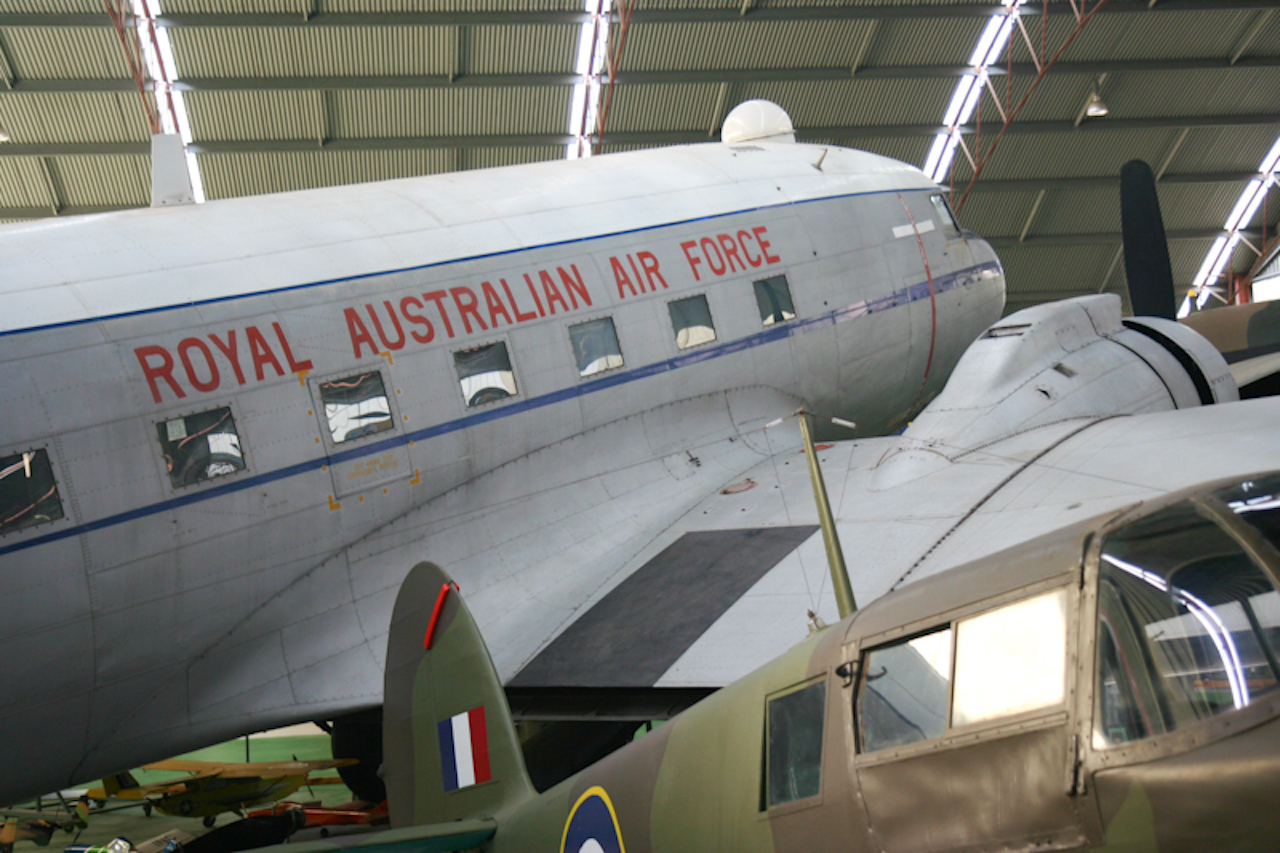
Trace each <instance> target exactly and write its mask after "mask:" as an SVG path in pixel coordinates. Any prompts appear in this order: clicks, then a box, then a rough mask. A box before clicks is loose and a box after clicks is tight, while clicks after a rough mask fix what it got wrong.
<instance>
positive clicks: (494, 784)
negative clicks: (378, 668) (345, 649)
mask: <svg viewBox="0 0 1280 853" xmlns="http://www.w3.org/2000/svg"><path fill="white" fill-rule="evenodd" d="M382 732H383V734H382V754H383V756H384V759H383V765H384V769H385V779H386V783H387V804H388V807H389V809H390V812H391V823H392V826H395V827H404V826H412V825H415V824H425V823H443V822H446V821H454V820H461V819H465V818H486V817H493V816H494V815H496V814H498V813H499V812H500V811H504V810H505V809H507V808H508V807H511V806H514V805H516V804H517V803H519V802H521V801H523V800H525V799H527V798H529V797H533V796H536V793H535V791H534V789H533V785H532V783H530V781H529V774H528V772H527V771H526V770H525V766H524V756H523V755H522V754H521V751H520V741H519V738H517V737H516V731H515V725H514V724H513V723H512V722H511V708H510V707H509V706H508V705H507V696H506V693H504V692H503V689H502V683H501V682H500V681H499V680H498V673H497V670H495V669H494V667H493V661H492V659H490V657H489V650H488V649H487V648H486V647H485V644H484V640H483V639H481V637H480V631H479V629H478V628H477V627H476V623H475V621H474V620H473V619H472V618H471V611H470V610H468V609H467V605H466V604H465V603H464V602H463V600H462V596H461V595H460V594H459V593H458V587H457V585H456V584H454V583H453V581H452V579H451V578H450V577H449V576H448V575H447V574H445V572H444V570H443V569H441V568H440V567H439V566H436V565H435V564H433V563H419V564H418V565H416V566H414V567H413V569H412V570H411V571H410V572H409V575H408V577H406V578H405V580H404V583H403V584H402V585H401V587H400V594H399V596H398V597H397V598H396V606H395V611H394V613H393V614H392V617H391V632H390V636H389V637H388V640H387V674H386V682H385V685H384V706H383V728H382Z"/></svg>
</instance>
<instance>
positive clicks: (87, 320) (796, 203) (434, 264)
mask: <svg viewBox="0 0 1280 853" xmlns="http://www.w3.org/2000/svg"><path fill="white" fill-rule="evenodd" d="M936 191H937V188H928V189H926V188H923V187H913V188H909V189H900V190H869V191H867V192H860V193H842V194H840V195H828V196H821V197H819V198H806V199H801V200H799V201H782V202H776V203H774V204H762V205H760V206H759V207H751V208H747V209H745V210H731V211H728V212H727V213H712V214H708V215H707V216H695V217H693V218H692V219H680V220H676V221H674V222H662V223H659V224H657V225H645V226H642V227H640V228H626V229H623V230H622V231H610V232H608V233H606V234H592V235H590V236H587V237H571V238H569V239H567V240H556V241H553V242H551V243H541V244H539V245H536V246H521V247H519V248H515V249H503V250H501V251H498V252H486V253H484V254H481V255H469V256H467V257H462V258H449V259H448V260H444V261H434V262H432V263H429V264H418V265H417V266H412V267H401V268H399V269H391V270H380V271H378V272H369V273H359V274H357V275H348V276H342V277H339V278H329V279H323V280H321V281H309V282H304V283H303V284H290V285H286V286H284V287H274V288H269V289H267V290H255V291H251V292H249V293H234V294H231V295H229V296H217V297H214V298H211V299H197V300H194V301H192V302H183V303H181V304H179V305H160V306H157V307H155V308H140V309H138V310H137V311H121V312H120V313H118V314H105V315H103V316H101V317H85V318H82V319H80V320H67V321H65V322H61V323H47V324H45V325H43V326H27V327H24V328H21V329H9V330H8V331H0V338H3V337H7V336H9V335H18V334H24V333H27V332H40V331H45V330H47V329H63V328H67V327H69V326H83V325H84V324H86V323H99V322H103V321H106V320H119V319H123V318H125V317H140V316H143V315H146V314H159V313H163V312H165V311H177V310H179V309H182V308H199V307H200V306H202V305H216V304H218V303H220V302H230V301H233V300H236V299H252V298H254V297H258V296H273V295H275V294H277V293H289V292H291V291H294V290H308V289H310V288H312V287H323V286H325V285H327V284H346V283H349V282H353V281H364V280H366V279H374V278H382V277H383V276H388V275H397V274H399V273H406V272H418V271H420V270H429V269H436V268H438V267H448V266H453V265H454V264H464V263H468V262H470V261H483V260H488V259H490V258H501V257H505V256H506V255H514V254H518V253H521V252H536V251H538V250H540V249H554V248H556V247H558V246H571V245H573V244H575V243H592V242H595V241H596V240H608V239H609V238H611V237H625V236H627V235H628V234H643V233H644V232H646V231H656V230H658V229H660V228H675V227H677V226H680V225H692V224H693V223H695V222H707V221H710V220H712V219H725V218H727V217H730V216H741V215H742V214H746V213H757V212H759V211H762V210H777V209H779V208H784V207H797V206H799V205H802V204H814V203H815V202H822V201H840V200H842V199H848V198H862V197H863V196H873V195H885V194H887V193H916V192H936ZM0 553H3V552H0Z"/></svg>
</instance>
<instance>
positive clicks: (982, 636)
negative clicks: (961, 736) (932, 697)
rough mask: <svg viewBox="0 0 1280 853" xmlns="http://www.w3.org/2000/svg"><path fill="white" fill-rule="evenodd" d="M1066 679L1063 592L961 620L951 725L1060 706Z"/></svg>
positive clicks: (1052, 593)
mask: <svg viewBox="0 0 1280 853" xmlns="http://www.w3.org/2000/svg"><path fill="white" fill-rule="evenodd" d="M1066 678H1067V591H1066V590H1065V589H1058V590H1055V591H1053V592H1050V593H1046V594H1045V595H1038V596H1036V597H1035V598H1029V599H1027V600H1025V601H1019V602H1017V603H1015V604H1010V605H1007V606H1005V607H1001V608H998V609H996V610H992V611H990V612H987V613H983V614H982V615H980V616H974V617H973V618H971V619H963V620H961V621H960V624H959V625H958V626H957V629H956V664H955V693H954V696H953V699H952V706H951V725H952V726H965V725H969V724H971V723H981V722H985V721H986V720H993V719H996V718H998V717H1007V716H1010V715H1013V714H1021V713H1023V712H1026V711H1034V710H1036V709H1038V708H1048V707H1051V706H1055V705H1061V704H1062V702H1063V699H1064V695H1065V690H1066Z"/></svg>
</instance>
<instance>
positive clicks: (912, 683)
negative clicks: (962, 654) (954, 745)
mask: <svg viewBox="0 0 1280 853" xmlns="http://www.w3.org/2000/svg"><path fill="white" fill-rule="evenodd" d="M862 672H863V678H862V689H861V692H860V694H859V696H858V730H859V732H860V734H861V740H862V751H863V752H875V751H876V750H879V749H889V748H891V747H896V746H906V745H907V744H910V743H915V742H916V741H921V740H927V739H928V738H932V737H938V736H939V735H941V734H943V733H944V732H945V731H946V729H947V698H948V695H949V693H950V687H951V629H950V628H944V629H943V630H941V631H934V632H932V633H929V634H924V635H922V636H919V637H915V638H914V639H911V640H907V641H905V642H901V643H894V644H893V645H891V646H882V647H880V648H878V649H873V650H871V651H870V652H868V653H867V655H866V658H865V662H864V664H863V667H862Z"/></svg>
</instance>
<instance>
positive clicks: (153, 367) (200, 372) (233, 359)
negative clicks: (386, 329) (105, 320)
mask: <svg viewBox="0 0 1280 853" xmlns="http://www.w3.org/2000/svg"><path fill="white" fill-rule="evenodd" d="M348 310H349V311H350V312H351V314H349V315H348V318H347V320H348V324H349V327H350V324H351V322H352V317H353V316H354V323H355V324H356V325H357V326H358V327H359V329H362V330H363V334H364V338H365V339H367V342H368V344H369V346H370V348H374V343H373V338H372V337H370V336H369V332H368V330H367V329H365V328H364V324H363V323H362V322H361V321H360V318H359V317H358V316H355V311H354V309H348ZM271 329H272V331H273V332H274V333H275V341H276V344H275V345H276V346H278V347H279V349H278V350H277V349H275V348H273V345H272V343H271V342H270V341H269V340H268V339H267V336H266V335H264V334H263V333H262V332H261V331H260V330H259V329H258V328H257V327H256V326H247V327H245V328H244V329H243V330H242V331H243V332H244V334H243V336H238V335H237V332H238V331H241V330H237V329H228V330H227V331H226V332H225V333H222V334H218V333H216V332H215V333H209V334H206V335H202V336H195V335H191V336H188V337H185V338H183V339H182V340H180V341H178V343H177V344H176V345H175V346H174V347H173V348H172V350H170V349H169V348H167V347H163V346H159V345H156V344H149V345H147V346H141V347H136V348H135V349H134V351H133V352H134V355H135V356H137V359H138V364H139V365H140V366H141V367H142V375H143V377H144V378H145V379H146V380H147V386H148V387H149V388H150V389H151V399H153V400H154V401H155V402H157V403H161V402H163V401H164V398H165V396H166V393H165V390H166V387H167V390H168V391H171V392H172V396H173V398H174V399H178V400H182V399H185V398H186V396H187V394H188V391H198V392H200V393H202V394H207V393H210V392H212V391H216V390H218V389H219V388H220V387H222V381H223V378H224V377H227V376H235V378H236V384H237V385H244V384H245V383H246V382H247V381H248V380H247V379H246V377H245V372H244V368H243V366H242V365H241V361H240V356H241V351H240V347H239V346H238V345H237V340H240V341H243V342H244V344H245V345H246V346H247V347H248V349H249V359H250V361H251V362H252V363H253V372H254V378H255V379H256V380H257V381H258V382H262V381H263V380H264V379H266V378H267V371H266V368H267V367H268V366H269V367H272V368H274V369H275V373H276V376H286V375H288V373H286V371H285V369H284V367H282V366H281V363H280V357H279V356H278V355H277V354H276V353H277V352H279V353H283V355H284V361H285V363H286V364H288V366H289V372H290V373H305V372H307V371H310V370H312V369H313V367H314V366H313V365H312V363H311V360H310V359H299V358H298V357H297V356H295V355H294V354H293V347H292V345H290V343H289V339H288V337H286V336H285V333H284V328H283V327H282V326H281V325H280V324H279V323H272V324H271ZM356 337H357V331H356V329H355V328H352V339H353V341H354V340H355V339H356ZM206 338H207V339H208V341H209V343H212V344H213V347H212V348H211V347H210V346H209V344H208V343H205V339H206ZM174 353H177V358H176V359H175V358H174ZM356 355H357V357H358V356H359V350H358V349H357V351H356ZM178 364H181V365H182V371H181V372H180V373H179V374H178V376H177V377H175V376H174V372H175V367H176V366H177V365H178ZM226 367H230V368H231V369H230V371H227V370H226V369H225V368H226ZM273 378H274V377H273ZM180 379H181V380H185V382H181V381H179V380H180ZM228 381H229V380H228ZM184 385H185V387H184Z"/></svg>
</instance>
